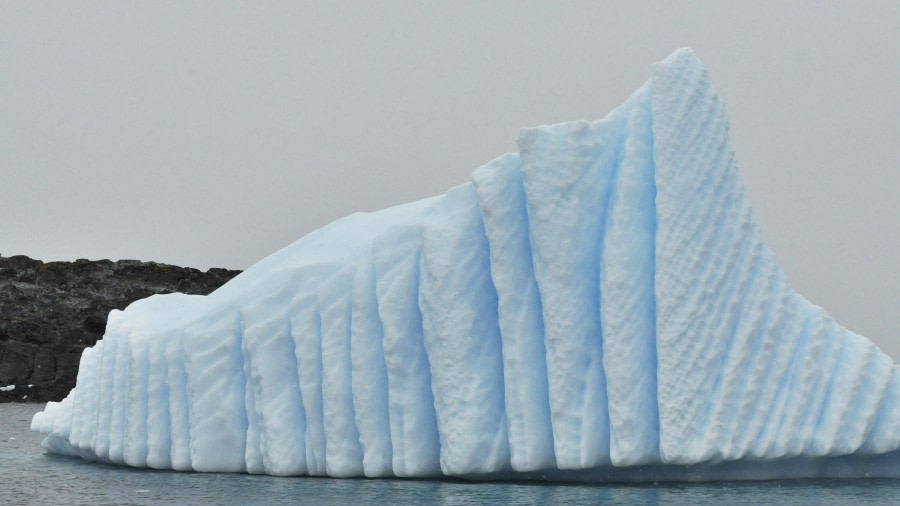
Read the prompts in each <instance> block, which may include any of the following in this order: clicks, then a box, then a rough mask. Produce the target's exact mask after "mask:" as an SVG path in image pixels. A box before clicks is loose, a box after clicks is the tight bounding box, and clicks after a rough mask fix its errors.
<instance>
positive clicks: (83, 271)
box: [0, 255, 241, 402]
mask: <svg viewBox="0 0 900 506" xmlns="http://www.w3.org/2000/svg"><path fill="white" fill-rule="evenodd" d="M240 272H241V271H233V270H227V269H209V270H208V271H206V272H203V271H200V270H198V269H192V268H189V267H177V266H174V265H167V264H159V263H156V262H141V261H138V260H119V261H117V262H112V261H110V260H96V261H91V260H84V259H80V260H76V261H74V262H42V261H40V260H33V259H31V258H28V257H26V256H22V255H17V256H12V257H3V256H0V402H13V401H15V402H44V401H58V400H61V399H62V398H63V397H65V396H66V394H68V393H69V390H71V389H72V387H74V386H75V377H76V374H77V373H78V361H79V360H80V358H81V352H82V350H83V349H84V348H85V347H87V346H92V345H93V344H94V343H96V342H97V340H99V339H100V338H101V337H103V333H104V331H105V330H106V318H107V316H108V315H109V312H110V311H111V310H113V309H124V308H125V307H126V306H128V304H131V303H132V302H134V301H135V300H138V299H143V298H144V297H148V296H150V295H153V294H156V293H171V292H182V293H188V294H201V295H205V294H208V293H209V292H212V291H213V290H215V289H216V288H218V287H219V286H221V285H223V284H224V283H225V282H227V281H228V280H230V279H231V278H233V277H234V276H236V275H238V274H239V273H240ZM9 386H14V387H15V388H13V389H10V388H9Z"/></svg>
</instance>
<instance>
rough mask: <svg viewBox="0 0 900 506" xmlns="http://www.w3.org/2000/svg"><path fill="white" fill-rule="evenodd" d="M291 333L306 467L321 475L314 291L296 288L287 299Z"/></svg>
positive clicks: (319, 342)
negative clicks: (303, 418)
mask: <svg viewBox="0 0 900 506" xmlns="http://www.w3.org/2000/svg"><path fill="white" fill-rule="evenodd" d="M289 311H290V315H291V326H290V328H291V336H292V337H293V339H294V350H295V351H294V353H295V355H296V359H297V370H298V373H297V374H298V378H299V382H300V397H301V399H302V402H303V410H304V411H305V412H306V427H307V438H306V459H307V462H306V468H307V472H308V473H309V474H310V475H311V476H325V475H326V467H325V450H326V447H325V444H326V442H325V441H326V440H325V422H324V418H323V412H322V403H323V400H322V334H321V324H320V320H319V308H318V305H317V303H316V295H315V292H306V291H304V292H300V293H298V294H297V295H295V296H294V298H293V299H292V300H291V303H290V309H289Z"/></svg>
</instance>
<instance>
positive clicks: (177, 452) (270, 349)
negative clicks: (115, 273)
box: [31, 49, 900, 482]
mask: <svg viewBox="0 0 900 506" xmlns="http://www.w3.org/2000/svg"><path fill="white" fill-rule="evenodd" d="M31 427H32V430H35V431H40V432H43V433H47V434H48V436H47V437H46V438H45V439H44V441H43V443H42V445H43V447H44V448H46V449H47V450H49V451H50V452H55V453H60V454H66V455H75V456H80V457H82V458H85V459H89V460H97V461H102V462H109V463H116V464H124V465H129V466H134V467H148V468H154V469H175V470H193V471H210V472H246V473H266V474H271V475H279V476H292V475H310V476H325V475H327V476H334V477H363V476H364V477H442V476H448V477H463V478H470V479H485V480H490V479H503V480H507V479H544V480H573V481H636V482H640V481H658V480H716V479H767V478H796V477H864V476H881V477H900V450H898V448H900V371H898V368H897V365H895V364H894V362H893V360H892V359H891V358H890V357H889V356H887V355H886V354H885V353H883V352H882V351H881V350H879V349H878V348H877V347H876V346H875V345H874V344H873V343H872V342H870V341H869V340H867V339H866V338H864V337H862V336H859V335H857V334H854V333H853V332H851V331H849V330H847V329H845V328H844V327H842V326H840V325H839V324H838V323H836V322H835V321H834V320H833V319H832V318H831V317H830V316H829V315H828V314H827V313H826V312H825V311H824V310H822V309H821V308H819V307H817V306H815V305H813V304H812V303H810V302H808V301H807V300H806V299H804V298H803V297H801V296H800V295H799V294H797V293H796V292H795V291H794V290H792V289H791V287H790V286H789V284H788V282H787V280H786V278H785V275H784V273H783V272H782V270H781V269H780V268H779V267H778V264H777V263H776V261H775V256H774V254H773V253H772V251H771V250H769V249H768V248H767V247H766V246H765V244H764V243H763V240H762V236H761V234H760V231H759V228H758V226H757V224H756V221H755V219H754V216H753V213H752V211H751V208H750V204H749V201H748V199H747V196H746V192H745V190H744V188H743V186H742V184H741V182H740V179H739V177H738V172H737V166H736V163H735V159H734V155H733V153H732V150H731V147H730V145H729V140H728V122H727V119H726V115H725V110H724V107H723V105H722V103H721V101H720V100H719V99H718V97H717V95H716V93H715V91H714V90H713V88H712V86H711V85H710V83H709V80H708V77H707V72H706V70H705V69H704V67H703V65H702V64H701V63H700V62H699V60H698V59H697V58H696V56H695V55H694V54H693V52H692V51H690V50H689V49H680V50H678V51H676V52H675V53H673V54H672V55H671V56H669V57H668V58H667V59H666V60H664V61H662V62H660V63H658V64H656V65H655V67H654V69H653V72H652V76H651V78H650V79H649V81H648V82H647V83H646V84H644V85H643V86H641V87H640V88H639V89H638V90H637V91H636V92H635V93H634V95H633V96H631V97H630V98H629V99H628V100H627V101H626V102H625V103H624V104H622V105H621V106H620V107H618V108H617V109H615V110H614V111H612V112H611V113H610V114H609V115H608V116H607V117H606V118H604V119H602V120H599V121H576V122H570V123H563V124H557V125H550V126H541V127H536V128H526V129H523V130H522V131H521V132H520V133H519V137H518V151H517V152H514V153H508V154H505V155H502V156H500V157H499V158H497V159H495V160H493V161H491V162H490V163H488V164H486V165H484V166H483V167H480V168H478V169H477V170H475V172H474V173H473V175H472V180H471V181H470V182H468V183H466V184H463V185H461V186H458V187H455V188H452V189H450V190H449V191H448V192H447V193H446V194H445V195H442V196H438V197H433V198H429V199H425V200H421V201H418V202H413V203H409V204H405V205H401V206H397V207H393V208H389V209H385V210H381V211H378V212H373V213H357V214H353V215H350V216H347V217H345V218H343V219H340V220H338V221H336V222H334V223H332V224H330V225H328V226H326V227H324V228H322V229H319V230H317V231H315V232H312V233H310V234H309V235H307V236H305V237H303V238H301V239H300V240H298V241H296V242H295V243H293V244H291V245H289V246H287V247H285V248H283V249H282V250H280V251H278V252H276V253H274V254H273V255H271V256H269V257H267V258H265V259H263V260H262V261H260V262H259V263H257V264H256V265H254V266H253V267H251V268H250V269H248V270H246V271H245V272H243V273H242V274H241V275H239V276H238V277H236V278H234V279H233V280H232V281H230V282H229V283H227V284H226V285H224V286H222V287H221V288H220V289H218V290H217V291H215V292H213V293H212V294H210V295H208V296H205V297H203V296H189V295H182V294H169V295H156V296H152V297H149V298H147V299H144V300H141V301H138V302H135V303H133V304H132V305H130V306H129V307H128V308H126V309H125V310H124V311H112V312H111V313H110V316H109V322H108V324H107V330H106V334H105V336H104V338H103V339H102V340H101V341H99V342H98V343H97V344H96V345H95V346H94V347H93V348H88V349H86V350H85V351H84V354H83V355H82V357H81V363H80V369H79V373H78V381H77V386H76V387H75V388H74V389H73V390H72V391H71V393H70V394H69V395H68V397H66V398H65V399H64V400H63V401H61V402H59V403H54V402H51V403H48V404H47V406H46V408H45V409H44V410H43V412H40V413H38V414H36V415H35V416H34V419H33V422H32V426H31Z"/></svg>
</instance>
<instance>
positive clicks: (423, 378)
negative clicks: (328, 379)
mask: <svg viewBox="0 0 900 506" xmlns="http://www.w3.org/2000/svg"><path fill="white" fill-rule="evenodd" d="M373 253H374V260H375V293H376V298H377V301H378V315H379V317H380V318H381V323H382V327H383V330H384V340H383V342H382V346H383V348H384V361H385V366H386V369H387V378H388V406H389V410H390V428H391V445H392V448H391V450H392V466H393V470H394V474H395V475H397V476H400V477H412V476H419V477H426V476H436V475H439V474H440V448H441V446H440V445H441V442H440V439H439V435H438V429H437V417H436V414H435V406H434V396H433V394H432V390H431V367H430V364H429V363H428V357H427V355H426V353H425V343H424V337H423V330H422V314H421V312H420V310H419V260H420V257H421V253H422V226H421V224H410V225H403V226H396V227H393V228H391V229H389V230H387V231H385V232H384V233H383V235H381V236H379V237H378V238H376V239H375V243H374V246H373Z"/></svg>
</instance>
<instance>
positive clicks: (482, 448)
mask: <svg viewBox="0 0 900 506" xmlns="http://www.w3.org/2000/svg"><path fill="white" fill-rule="evenodd" d="M423 228H424V230H423V248H422V263H421V265H422V275H421V285H420V290H419V307H420V309H421V312H422V325H423V331H424V342H425V350H426V352H427V355H428V362H429V364H430V365H431V385H432V391H433V393H434V406H435V412H436V414H437V423H438V430H439V432H440V440H441V458H440V462H441V470H442V471H443V472H444V474H447V475H460V474H482V473H492V472H497V471H501V470H504V469H509V443H508V442H507V441H508V436H507V422H506V410H505V401H504V385H503V362H502V360H503V359H502V355H501V350H500V347H501V344H500V328H499V326H498V323H497V293H496V291H495V289H494V285H493V283H492V281H491V273H490V253H489V252H488V244H487V238H486V237H485V235H484V227H483V224H482V219H481V212H480V210H479V208H478V200H477V196H476V194H475V190H474V188H473V187H472V184H471V183H467V184H465V185H462V186H458V187H456V188H453V189H451V190H450V191H448V192H447V194H446V195H445V196H444V198H443V199H441V200H440V201H439V202H438V203H437V204H435V211H434V214H433V215H432V216H431V217H430V218H428V219H427V220H425V222H424V223H423ZM461 386H462V388H461ZM498 441H502V444H500V445H499V446H498V445H497V442H498Z"/></svg>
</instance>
